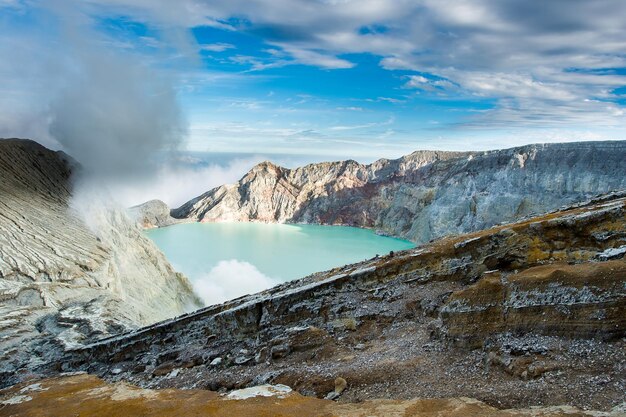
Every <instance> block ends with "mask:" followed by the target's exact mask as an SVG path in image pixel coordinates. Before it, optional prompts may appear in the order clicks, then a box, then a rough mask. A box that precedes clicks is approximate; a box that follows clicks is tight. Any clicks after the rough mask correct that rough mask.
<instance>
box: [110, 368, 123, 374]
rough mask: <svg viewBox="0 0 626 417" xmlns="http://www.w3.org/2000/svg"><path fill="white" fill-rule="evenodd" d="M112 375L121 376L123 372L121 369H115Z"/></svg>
mask: <svg viewBox="0 0 626 417" xmlns="http://www.w3.org/2000/svg"><path fill="white" fill-rule="evenodd" d="M111 373H112V374H113V375H119V374H121V373H122V370H121V369H120V368H115V369H113V370H111Z"/></svg>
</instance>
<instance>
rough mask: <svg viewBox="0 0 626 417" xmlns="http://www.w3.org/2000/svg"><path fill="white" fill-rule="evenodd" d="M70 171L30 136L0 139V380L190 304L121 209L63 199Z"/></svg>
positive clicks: (71, 166) (183, 285)
mask: <svg viewBox="0 0 626 417" xmlns="http://www.w3.org/2000/svg"><path fill="white" fill-rule="evenodd" d="M76 169H78V165H77V164H76V163H75V162H73V161H72V160H71V159H70V158H69V157H68V156H67V155H65V154H63V153H61V152H52V151H50V150H48V149H46V148H44V147H43V146H41V145H39V144H37V143H35V142H32V141H26V140H17V139H12V140H0V196H1V198H0V317H1V318H0V352H2V353H1V354H0V384H5V383H7V382H8V381H11V380H14V379H15V378H17V377H18V375H17V374H16V371H17V372H18V374H19V372H29V370H30V369H33V368H36V367H37V366H38V365H39V364H41V363H46V362H49V361H50V360H54V357H55V355H58V354H59V353H60V351H61V350H63V349H65V348H68V347H76V346H78V345H81V344H83V343H86V342H89V341H93V340H95V339H97V338H100V337H104V336H107V335H110V334H116V333H119V332H121V331H124V330H128V329H132V328H135V327H137V326H141V325H147V324H150V323H154V322H156V321H159V320H163V319H166V318H168V317H173V316H175V315H178V314H182V313H184V312H185V311H189V310H190V309H193V308H196V307H198V306H199V301H198V300H197V298H196V297H195V295H194V294H193V292H192V289H191V286H190V284H189V282H188V281H187V279H186V278H185V277H184V276H182V275H181V274H178V273H177V272H175V271H174V270H173V269H172V267H171V266H170V264H169V263H168V262H167V260H166V259H165V257H164V256H163V255H162V254H161V253H160V252H159V250H158V249H157V248H156V247H155V246H154V244H153V243H152V242H151V241H150V240H148V239H147V238H145V237H144V236H143V235H142V232H141V230H140V228H139V227H138V226H137V225H136V224H135V223H134V222H132V221H131V220H129V218H128V217H127V216H126V215H125V214H124V212H123V211H121V210H108V209H106V210H104V209H102V210H95V211H92V212H91V213H90V215H89V218H87V219H85V217H84V216H81V215H79V213H78V212H77V211H75V210H73V209H72V208H71V207H70V206H71V203H72V181H71V177H72V175H73V172H74V171H75V170H76ZM85 220H87V221H88V222H89V225H88V224H87V223H86V221H85Z"/></svg>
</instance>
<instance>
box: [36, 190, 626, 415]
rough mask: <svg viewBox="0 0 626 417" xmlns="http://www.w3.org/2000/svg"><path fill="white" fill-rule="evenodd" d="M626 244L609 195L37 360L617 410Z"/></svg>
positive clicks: (624, 387) (362, 392)
mask: <svg viewBox="0 0 626 417" xmlns="http://www.w3.org/2000/svg"><path fill="white" fill-rule="evenodd" d="M625 254H626V194H624V193H621V194H620V193H617V194H611V195H607V196H605V197H602V198H599V199H596V200H593V201H591V202H589V203H585V204H581V205H578V206H575V207H572V208H569V209H566V210H562V211H556V212H553V213H549V214H546V215H543V216H540V217H534V218H529V219H527V220H524V221H521V222H518V223H514V224H508V225H502V226H497V227H494V228H491V229H488V230H484V231H480V232H475V233H472V234H467V235H461V236H453V237H448V238H445V239H441V240H438V241H435V242H432V243H430V244H427V245H424V246H421V247H418V248H416V249H412V250H408V251H403V252H399V253H395V254H389V255H387V256H384V257H378V258H374V259H371V260H368V261H365V262H362V263H359V264H354V265H346V266H344V267H340V268H336V269H334V270H331V271H327V272H321V273H317V274H314V275H311V276H309V277H306V278H303V279H301V280H298V281H292V282H289V283H285V284H281V285H280V286H277V287H274V288H272V289H270V290H267V291H264V292H261V293H259V294H254V295H249V296H244V297H241V298H239V299H236V300H232V301H230V302H227V303H225V304H222V305H216V306H212V307H208V308H205V309H202V310H199V311H197V312H194V313H190V314H187V315H185V316H181V317H179V318H177V319H172V320H169V321H165V322H162V323H158V324H156V325H153V326H149V327H146V328H143V329H140V330H138V331H135V332H131V333H128V334H125V335H121V336H117V337H111V338H108V339H104V340H101V341H99V342H97V343H94V344H91V345H88V346H85V347H83V348H79V349H75V350H72V351H70V352H68V353H67V354H66V356H65V357H64V358H63V359H62V361H60V363H61V365H58V366H57V367H53V368H48V369H47V370H44V369H45V368H42V369H41V370H40V372H42V373H50V374H54V373H55V372H58V371H59V370H62V371H87V372H89V373H94V374H97V375H99V376H101V377H104V378H106V379H107V380H110V381H112V382H117V381H122V380H124V381H128V382H131V383H133V384H136V385H139V386H142V387H145V388H173V387H176V388H185V389H189V388H192V389H193V388H204V389H209V390H211V391H219V392H228V391H230V390H233V389H241V388H245V387H251V386H256V385H260V384H267V383H271V384H284V385H287V386H289V387H291V388H293V389H295V390H297V391H298V392H300V393H301V394H305V395H310V396H317V397H328V398H335V397H337V394H334V392H336V391H335V390H336V386H337V381H343V384H342V386H343V387H344V388H345V387H346V386H347V388H345V391H341V397H340V399H341V400H342V401H348V402H361V401H364V400H369V399H372V398H387V399H410V398H416V397H422V398H435V397H436V398H446V397H459V396H462V397H471V398H476V399H478V400H480V401H483V402H485V403H487V404H489V405H491V406H496V407H498V408H502V407H505V408H508V407H528V406H539V405H543V406H556V405H560V404H569V405H572V406H577V407H581V408H583V409H599V410H604V411H608V410H610V409H612V408H613V407H617V406H619V404H621V403H623V402H624V401H626V397H625V395H624V393H625V392H626V373H624V369H626V345H625V340H626V339H625V337H626V292H625V287H624V285H625V280H626V276H625V274H626V260H625V259H624V255H625ZM108 389H111V388H108ZM176 395H179V394H176ZM355 407H356V406H355ZM444 411H445V410H444ZM444 411H442V410H435V411H433V414H432V415H448V414H446V413H445V412H444ZM494 412H495V411H494ZM437 413H440V414H437ZM331 415H332V414H331ZM408 415H413V414H408ZM415 415H420V414H415ZM468 415H472V414H468ZM476 415H482V414H480V413H478V414H476ZM487 415H488V414H487ZM548 415H549V414H548Z"/></svg>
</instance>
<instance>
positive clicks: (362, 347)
mask: <svg viewBox="0 0 626 417" xmlns="http://www.w3.org/2000/svg"><path fill="white" fill-rule="evenodd" d="M354 348H355V349H356V350H365V345H364V344H363V343H359V344H358V345H356V346H355V347H354Z"/></svg>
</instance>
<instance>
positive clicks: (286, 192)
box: [153, 141, 626, 243]
mask: <svg viewBox="0 0 626 417" xmlns="http://www.w3.org/2000/svg"><path fill="white" fill-rule="evenodd" d="M625 188H626V142H625V141H613V142H580V143H565V144H544V145H528V146H524V147H519V148H512V149H505V150H498V151H489V152H465V153H459V152H434V151H418V152H414V153H412V154H410V155H407V156H405V157H402V158H400V159H396V160H387V159H381V160H379V161H376V162H374V163H372V164H370V165H362V164H359V163H357V162H355V161H341V162H332V163H319V164H311V165H307V166H304V167H301V168H297V169H286V168H282V167H279V166H276V165H274V164H272V163H270V162H264V163H261V164H259V165H257V166H255V167H254V168H253V169H252V170H251V171H250V172H248V174H246V175H245V176H244V177H243V178H242V179H241V180H240V181H239V182H238V183H236V184H232V185H224V186H221V187H218V188H215V189H213V190H210V191H208V192H206V193H205V194H203V195H201V196H199V197H197V198H195V199H193V200H191V201H189V202H188V203H186V204H184V205H183V206H181V207H180V208H177V209H174V210H172V215H173V217H176V218H180V219H188V220H196V221H205V222H214V221H261V222H292V223H319V224H343V225H352V226H361V227H369V228H375V229H379V230H381V231H383V232H385V233H388V234H391V235H394V236H399V237H405V238H408V239H410V240H412V241H414V242H416V243H424V242H428V241H429V240H431V239H433V238H438V237H442V236H447V235H450V234H459V233H467V232H472V231H476V230H482V229H485V228H487V227H491V226H494V225H496V224H500V223H506V222H511V221H516V220H517V219H519V218H521V217H524V216H529V215H538V214H542V213H545V212H548V211H551V210H555V209H557V208H559V207H562V206H565V205H569V204H573V203H576V202H579V201H583V200H585V199H588V198H590V197H592V196H594V195H597V194H600V193H606V192H610V191H614V190H622V189H625ZM153 224H154V225H157V226H158V225H159V224H158V223H153Z"/></svg>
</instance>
